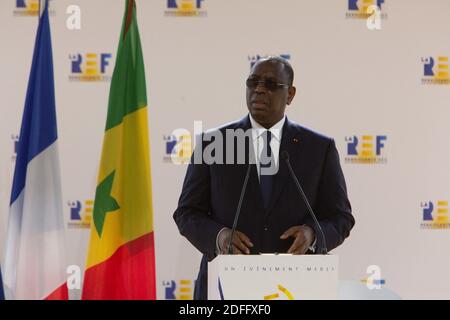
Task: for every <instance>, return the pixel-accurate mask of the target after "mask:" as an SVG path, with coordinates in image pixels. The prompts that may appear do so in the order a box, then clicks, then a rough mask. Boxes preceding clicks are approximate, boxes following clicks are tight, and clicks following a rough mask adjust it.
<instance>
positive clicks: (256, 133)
mask: <svg viewBox="0 0 450 320" xmlns="http://www.w3.org/2000/svg"><path fill="white" fill-rule="evenodd" d="M249 117H250V123H251V125H252V139H253V150H255V160H256V168H257V170H258V179H259V176H260V175H261V173H260V168H259V167H260V158H261V153H262V151H263V148H264V139H263V137H262V135H263V133H265V132H266V131H267V130H269V131H270V133H271V134H272V139H271V140H270V148H271V149H272V155H273V157H274V160H275V166H276V167H277V168H278V160H279V158H280V144H281V137H282V135H283V126H284V123H285V122H286V116H284V117H283V119H281V120H280V121H278V122H277V123H276V124H275V125H273V126H272V127H271V128H270V129H266V128H264V127H263V126H261V125H260V124H259V123H258V122H256V121H255V119H253V118H252V115H251V114H249Z"/></svg>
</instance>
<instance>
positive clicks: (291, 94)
mask: <svg viewBox="0 0 450 320" xmlns="http://www.w3.org/2000/svg"><path fill="white" fill-rule="evenodd" d="M296 92H297V88H295V87H294V86H292V87H290V88H289V92H288V99H287V104H288V105H290V104H291V102H292V99H294V97H295V93H296Z"/></svg>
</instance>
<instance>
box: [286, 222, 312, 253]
mask: <svg viewBox="0 0 450 320" xmlns="http://www.w3.org/2000/svg"><path fill="white" fill-rule="evenodd" d="M289 237H293V238H294V239H295V240H294V242H293V243H292V245H291V247H290V248H289V250H288V252H287V253H292V254H305V253H306V251H308V248H309V247H310V246H311V245H312V244H313V242H314V239H315V232H314V229H313V228H311V227H310V226H307V225H303V226H294V227H291V228H289V229H288V230H286V231H285V232H284V233H283V234H282V235H281V237H280V239H283V240H284V239H287V238H289Z"/></svg>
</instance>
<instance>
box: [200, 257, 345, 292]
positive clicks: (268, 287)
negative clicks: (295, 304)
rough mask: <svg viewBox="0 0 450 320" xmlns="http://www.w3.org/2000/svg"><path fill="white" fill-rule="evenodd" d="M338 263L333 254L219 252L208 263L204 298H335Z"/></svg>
mask: <svg viewBox="0 0 450 320" xmlns="http://www.w3.org/2000/svg"><path fill="white" fill-rule="evenodd" d="M338 264H339V259H338V256H335V255H220V256H218V257H217V258H215V259H214V260H213V261H212V262H210V263H209V264H208V299H210V300H310V299H338Z"/></svg>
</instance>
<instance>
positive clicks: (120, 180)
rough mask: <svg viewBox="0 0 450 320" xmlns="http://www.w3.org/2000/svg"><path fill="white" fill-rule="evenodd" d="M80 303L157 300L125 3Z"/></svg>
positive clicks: (132, 9)
mask: <svg viewBox="0 0 450 320" xmlns="http://www.w3.org/2000/svg"><path fill="white" fill-rule="evenodd" d="M82 298H83V299H156V286H155V250H154V234H153V209H152V188H151V177H150V155H149V141H148V125H147V97H146V86H145V71H144V60H143V57H142V49H141V41H140V38H139V30H138V24H137V20H136V4H135V1H134V0H127V1H126V7H125V16H124V18H123V25H122V32H121V36H120V42H119V48H118V51H117V58H116V65H115V68H114V74H113V77H112V81H111V89H110V94H109V106H108V116H107V120H106V128H105V136H104V140H103V150H102V157H101V162H100V169H99V174H98V181H97V189H96V193H95V203H94V212H93V219H92V226H91V239H90V245H89V253H88V258H87V267H86V272H85V278H84V286H83V295H82Z"/></svg>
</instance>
